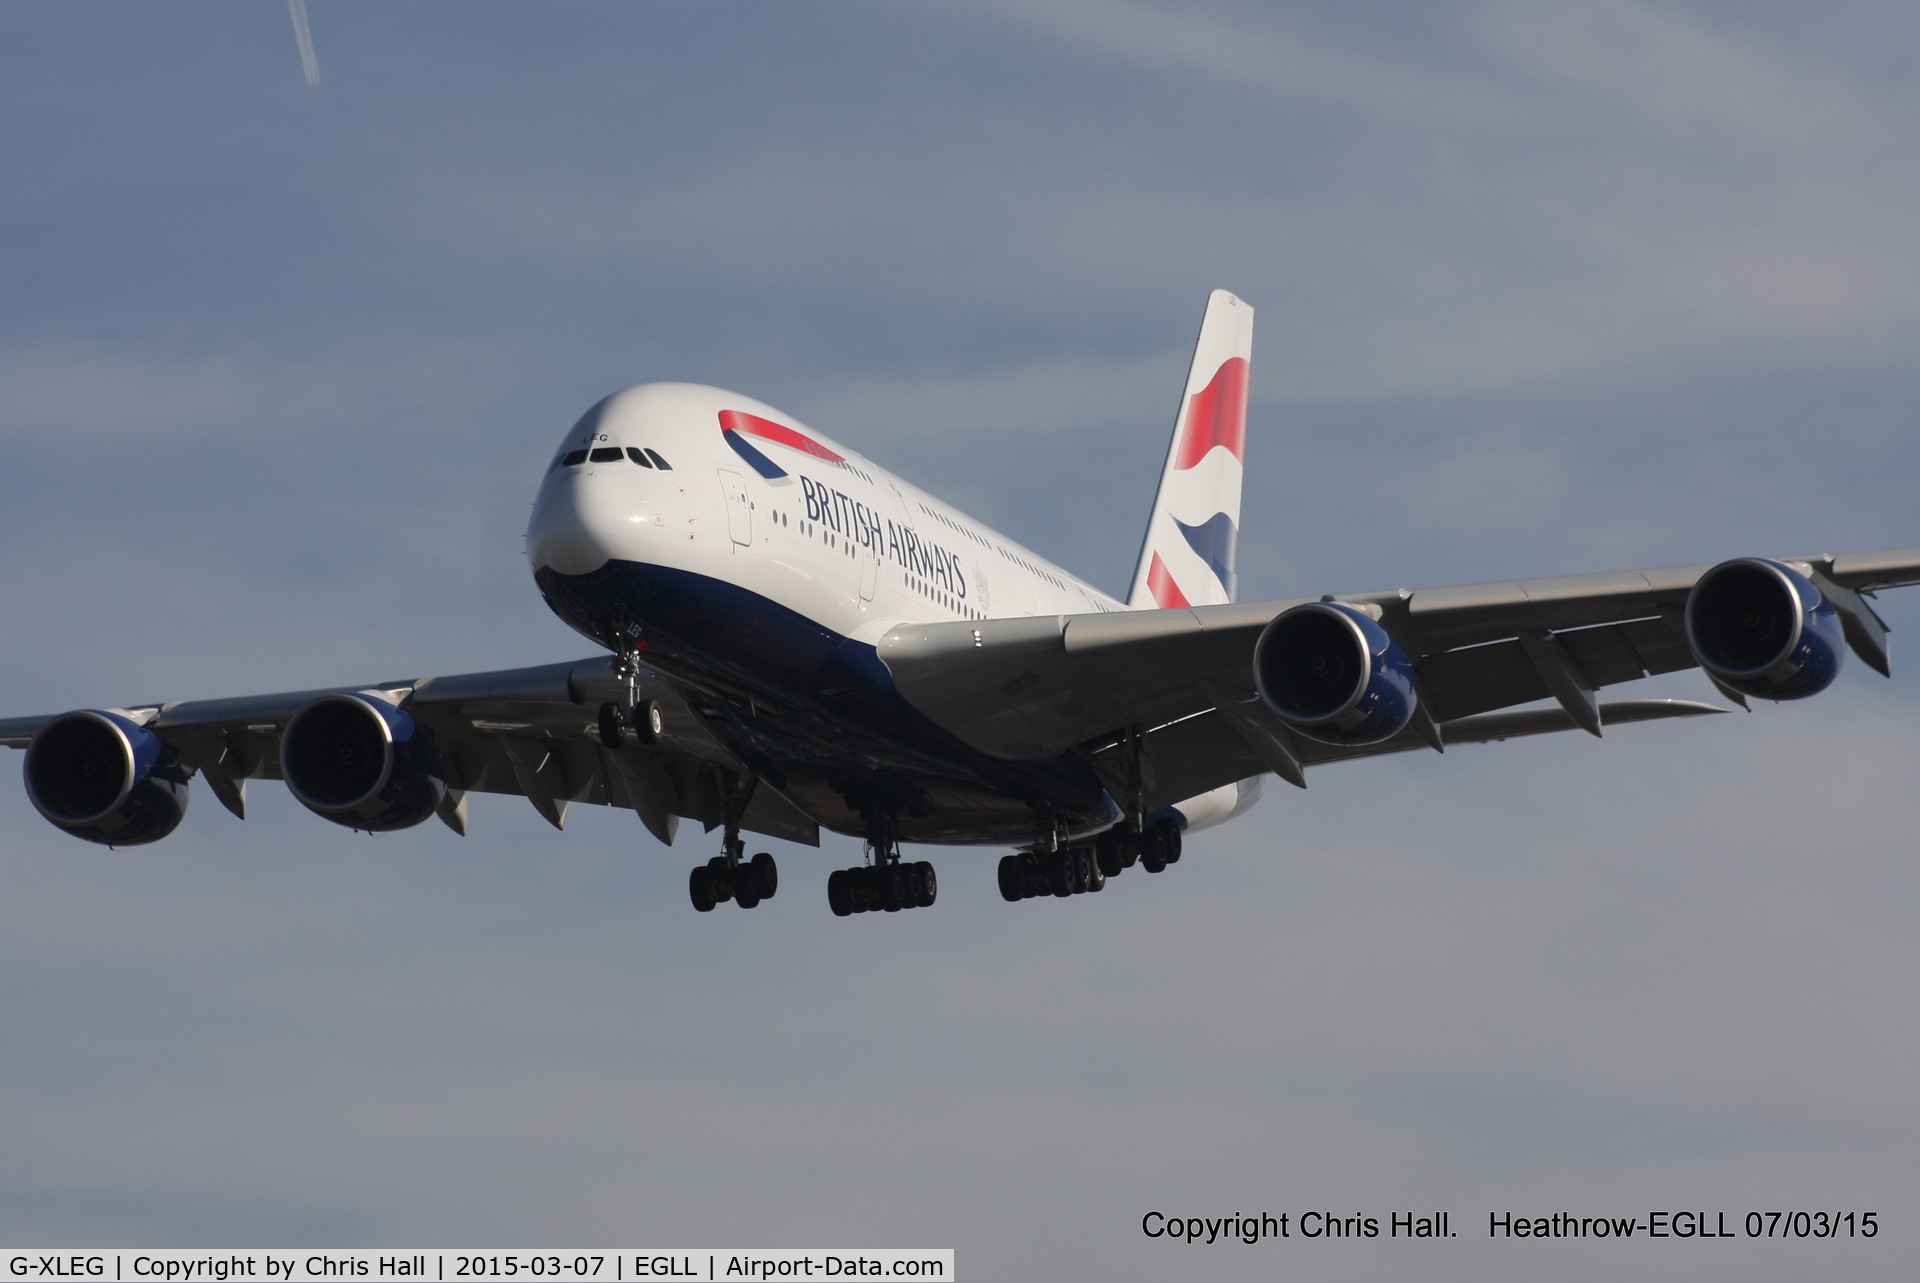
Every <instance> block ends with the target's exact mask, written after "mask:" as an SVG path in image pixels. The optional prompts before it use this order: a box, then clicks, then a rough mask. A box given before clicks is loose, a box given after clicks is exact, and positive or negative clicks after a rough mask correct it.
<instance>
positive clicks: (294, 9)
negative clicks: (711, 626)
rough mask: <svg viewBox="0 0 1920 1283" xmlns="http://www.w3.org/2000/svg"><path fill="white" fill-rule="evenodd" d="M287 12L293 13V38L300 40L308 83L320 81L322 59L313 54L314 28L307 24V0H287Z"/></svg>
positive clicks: (301, 66)
mask: <svg viewBox="0 0 1920 1283" xmlns="http://www.w3.org/2000/svg"><path fill="white" fill-rule="evenodd" d="M287 12H289V13H291V14H292V15H293V38H294V39H295V40H298V41H299V42H300V69H301V70H302V71H304V72H306V73H307V83H308V84H310V85H317V84H319V83H320V60H319V59H318V58H315V57H314V56H313V29H312V28H310V27H308V26H307V0H287Z"/></svg>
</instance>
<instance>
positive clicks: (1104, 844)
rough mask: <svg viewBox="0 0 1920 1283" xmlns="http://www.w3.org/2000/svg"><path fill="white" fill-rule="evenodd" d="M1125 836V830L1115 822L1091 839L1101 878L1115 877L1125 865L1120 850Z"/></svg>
mask: <svg viewBox="0 0 1920 1283" xmlns="http://www.w3.org/2000/svg"><path fill="white" fill-rule="evenodd" d="M1126 836H1127V831H1126V830H1125V829H1124V828H1122V827H1121V826H1119V825H1117V824H1116V825H1115V826H1114V827H1112V828H1110V829H1108V830H1107V831H1106V832H1105V833H1102V834H1101V835H1100V836H1099V837H1097V838H1095V839H1094V840H1093V854H1094V857H1095V859H1096V860H1098V861H1099V864H1100V876H1101V877H1102V878H1117V877H1119V876H1120V870H1121V869H1123V868H1125V867H1126V864H1125V857H1124V856H1123V855H1122V854H1121V850H1120V847H1121V844H1122V843H1123V842H1124V841H1125V840H1126Z"/></svg>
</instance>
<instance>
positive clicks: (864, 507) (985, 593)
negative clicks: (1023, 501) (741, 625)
mask: <svg viewBox="0 0 1920 1283" xmlns="http://www.w3.org/2000/svg"><path fill="white" fill-rule="evenodd" d="M596 410H597V414H589V416H588V418H587V420H584V421H583V425H582V426H580V427H578V428H577V430H575V431H573V432H571V433H569V434H568V436H567V439H566V441H565V442H564V443H563V445H562V448H561V450H560V452H559V454H558V455H556V457H555V463H554V466H552V467H551V468H549V470H548V473H547V476H546V478H545V480H544V481H543V482H542V483H541V487H540V494H539V497H538V499H537V501H536V502H535V505H534V513H533V519H532V521H531V523H530V524H529V526H528V529H527V557H528V560H529V561H530V562H531V564H532V566H533V568H534V569H535V570H536V571H537V570H539V569H541V568H542V567H546V566H551V567H552V568H553V569H555V570H557V571H559V572H560V573H562V574H567V575H578V574H585V573H588V572H590V571H593V570H595V569H598V568H599V567H600V566H601V565H604V564H605V563H606V562H607V561H609V560H621V561H633V562H644V563H649V564H653V565H664V566H671V567H674V568H676V569H680V570H685V571H689V572H692V573H695V574H700V575H706V576H709V577H712V578H715V579H723V580H726V581H728V582H731V583H735V584H738V585H739V586H741V587H743V588H746V589H748V590H750V591H752V592H754V593H757V594H759V595H761V596H764V597H766V598H768V599H769V600H772V601H775V602H778V603H779V604H780V605H782V606H785V607H787V608H788V609H790V610H794V611H797V612H799V613H800V614H803V615H805V616H807V617H808V618H810V619H812V620H814V621H815V622H817V623H819V624H822V625H824V626H825V627H827V628H830V629H832V630H833V631H834V632H836V633H839V634H840V635H841V636H844V637H851V638H855V639H856V640H859V641H863V642H866V643H868V644H869V645H871V644H872V643H874V642H876V641H878V640H879V638H880V637H881V636H882V635H884V634H885V633H886V631H887V630H888V629H890V628H892V627H894V626H895V625H898V624H903V623H926V622H931V621H935V620H951V619H968V618H987V617H989V616H999V617H1008V616H1021V615H1057V614H1084V613H1087V612H1091V611H1106V610H1125V609H1126V607H1125V606H1124V605H1123V604H1122V603H1120V602H1119V601H1118V600H1116V599H1115V598H1113V597H1110V596H1108V595H1107V594H1106V593H1103V592H1101V591H1100V590H1099V589H1097V588H1095V587H1093V586H1092V585H1090V584H1087V583H1085V582H1083V581H1082V580H1080V579H1077V578H1075V577H1074V576H1073V575H1072V574H1070V573H1068V572H1067V571H1065V570H1063V569H1061V568H1060V567H1059V566H1056V565H1054V564H1053V563H1051V562H1049V561H1047V560H1046V559H1045V558H1044V557H1041V556H1039V555H1038V554H1036V553H1034V552H1032V551H1031V550H1029V549H1027V548H1024V547H1022V546H1021V545H1019V544H1018V543H1015V542H1014V541H1013V540H1011V539H1008V538H1007V537H1006V536H1004V535H1001V534H999V533H997V532H995V531H994V530H993V529H992V528H991V527H988V526H986V525H984V524H982V523H981V522H978V521H975V520H973V519H972V518H970V517H968V516H966V514H964V513H962V512H959V511H958V510H956V509H954V508H952V507H949V506H948V505H947V504H944V503H942V502H941V501H940V500H938V499H936V498H934V497H933V496H932V495H929V494H927V493H926V492H924V491H922V490H920V489H919V488H918V487H916V486H914V485H912V484H911V483H910V482H907V481H903V480H901V479H900V478H898V477H896V476H894V475H893V474H891V473H889V472H888V471H886V470H885V469H884V468H881V467H880V466H878V465H877V464H875V463H873V462H871V461H870V460H868V459H866V458H864V457H863V456H861V455H860V454H858V453H857V452H855V451H853V450H850V449H848V448H847V447H844V446H841V445H839V444H838V443H836V442H834V441H833V440H832V439H831V438H828V437H826V436H823V435H821V434H820V433H817V432H814V431H813V430H812V429H809V428H807V427H805V426H803V425H801V424H800V423H799V422H798V421H796V420H794V419H792V418H789V417H788V416H786V415H783V414H781V413H780V412H779V411H778V410H775V409H774V408H772V407H771V406H768V405H764V404H762V403H760V402H758V401H755V400H753V399H752V398H751V397H744V396H740V395H738V394H736V393H731V392H725V391H722V390H721V389H719V388H710V387H703V386H700V385H698V384H691V383H649V384H644V385H642V386H640V387H635V388H629V389H627V390H626V391H624V392H620V393H616V394H615V395H614V396H612V397H610V398H608V399H607V400H606V401H604V402H602V403H601V405H600V406H598V407H596ZM722 410H735V411H740V412H744V413H747V414H751V415H753V416H756V417H757V418H759V419H762V420H766V421H769V422H773V423H777V424H780V425H782V426H784V427H786V428H789V429H791V430H792V431H794V432H796V433H799V434H801V435H803V436H804V437H805V438H806V439H807V440H809V441H811V442H814V443H817V444H818V445H819V446H820V447H821V448H822V451H823V453H828V454H832V455H837V456H840V457H839V459H837V460H836V459H831V458H827V457H823V455H822V454H820V453H813V452H809V451H806V450H803V449H797V448H794V447H792V446H789V445H785V444H781V443H778V442H774V441H769V440H767V439H765V438H751V439H750V440H751V445H752V448H754V449H756V450H758V451H759V452H761V453H762V454H763V455H764V456H766V457H767V458H768V459H770V460H771V461H772V462H773V463H774V464H776V465H777V466H778V467H779V469H780V470H782V471H783V472H785V473H786V474H787V475H786V476H784V477H779V478H768V477H764V476H762V475H760V473H759V472H758V471H756V470H755V468H754V467H753V466H751V465H750V464H749V463H748V462H747V461H746V460H744V459H743V458H742V457H741V456H740V455H739V454H737V453H736V452H735V451H734V450H733V449H731V448H730V447H729V446H728V445H727V444H726V442H725V440H724V438H723V434H722V432H721V429H720V426H719V414H720V412H721V411H722ZM629 447H631V448H634V449H638V450H642V451H645V450H647V449H652V450H653V451H654V452H656V453H657V454H658V455H659V456H660V457H661V458H662V459H664V460H665V461H666V462H667V463H669V464H670V465H671V470H670V471H663V470H661V469H660V468H658V467H651V468H649V467H642V466H640V465H638V464H636V463H634V462H633V461H632V460H631V459H630V458H629V457H628V456H627V455H626V454H625V451H626V449H627V448H629ZM595 449H599V450H602V451H610V450H614V449H619V450H620V451H621V455H620V457H619V459H618V461H608V462H602V463H594V462H592V461H591V459H590V458H589V460H588V461H586V462H583V463H581V464H578V465H576V466H573V467H567V466H564V464H562V463H561V462H560V461H561V460H564V459H565V458H566V457H567V456H568V455H569V453H571V452H573V451H577V450H587V451H589V452H591V451H593V450H595Z"/></svg>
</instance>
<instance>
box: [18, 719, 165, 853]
mask: <svg viewBox="0 0 1920 1283" xmlns="http://www.w3.org/2000/svg"><path fill="white" fill-rule="evenodd" d="M25 774H26V778H27V797H28V799H29V800H30V801H32V803H33V806H34V809H35V810H37V811H39V812H40V814H42V815H44V816H46V817H47V819H48V820H50V821H52V822H53V823H54V824H56V825H58V826H59V827H60V828H63V829H65V830H66V831H67V832H69V833H71V834H73V835H74V836H75V837H80V838H85V839H86V840H87V841H89V842H101V843H104V844H106V845H108V846H139V845H140V844H141V843H143V842H158V841H159V840H160V839H161V838H163V837H165V836H167V834H169V833H171V832H173V831H174V830H175V829H176V828H178V827H180V821H181V820H182V819H183V818H185V816H186V814H187V773H186V772H185V771H184V770H183V769H181V767H180V764H179V762H178V761H177V760H176V759H175V757H174V753H173V750H171V749H169V748H168V747H167V746H166V745H165V744H163V743H161V742H160V737H159V736H158V735H155V734H154V733H153V732H152V731H149V730H148V729H146V728H145V727H144V726H141V725H140V724H139V723H138V722H135V721H133V720H131V719H130V718H126V717H122V716H120V715H119V714H118V713H100V712H94V711H91V710H85V711H81V712H75V713H66V714H64V715H62V716H60V717H56V718H54V719H53V720H52V721H50V722H48V723H47V724H46V725H45V726H42V727H41V728H40V731H39V733H38V734H36V735H35V736H34V737H33V741H32V742H31V743H29V744H28V745H27V759H26V763H25Z"/></svg>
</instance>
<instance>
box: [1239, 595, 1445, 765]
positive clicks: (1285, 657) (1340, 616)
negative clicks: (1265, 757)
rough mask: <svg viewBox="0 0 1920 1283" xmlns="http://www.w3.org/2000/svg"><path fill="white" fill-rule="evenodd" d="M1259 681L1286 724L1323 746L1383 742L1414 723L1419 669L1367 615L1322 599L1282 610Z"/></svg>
mask: <svg viewBox="0 0 1920 1283" xmlns="http://www.w3.org/2000/svg"><path fill="white" fill-rule="evenodd" d="M1253 680H1254V684H1255V685H1256V686H1257V687H1259V690H1260V698H1261V699H1263V700H1265V701H1266V703H1267V707H1268V708H1271V709H1272V710H1273V711H1274V712H1275V713H1276V714H1278V715H1279V717H1280V720H1281V721H1283V722H1285V723H1286V724H1287V725H1288V726H1290V727H1292V728H1293V729H1294V730H1296V731H1298V732H1300V734H1302V735H1305V736H1306V737H1307V738H1308V739H1314V740H1319V741H1320V742H1321V743H1323V744H1340V745H1356V744H1378V743H1380V742H1381V741H1382V740H1389V739H1392V738H1393V737H1394V736H1395V735H1398V734H1399V733H1400V731H1401V730H1402V729H1403V728H1404V727H1405V726H1406V724H1407V722H1408V721H1409V720H1410V719H1411V718H1412V717H1413V708H1414V700H1415V695H1414V685H1413V665H1412V664H1411V663H1410V662H1409V661H1408V660H1407V655H1406V652H1405V651H1403V650H1401V649H1400V643H1399V642H1396V641H1395V640H1394V639H1393V637H1392V635H1391V634H1389V633H1388V632H1387V630H1386V629H1384V628H1382V627H1381V626H1380V625H1379V624H1377V623H1375V622H1374V620H1373V619H1372V617H1371V616H1369V615H1367V614H1366V613H1365V612H1364V611H1360V610H1356V609H1355V608H1353V607H1352V606H1346V605H1342V604H1341V603H1339V602H1332V601H1317V602H1311V603H1309V604H1307V605H1305V606H1295V607H1293V609H1291V610H1287V611H1283V612H1281V614H1280V615H1279V616H1278V617H1277V618H1275V619H1274V621H1273V622H1272V623H1270V624H1268V625H1267V627H1266V629H1265V631H1263V632H1262V633H1261V634H1260V640H1259V642H1258V643H1256V644H1255V646H1254V648H1253Z"/></svg>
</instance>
